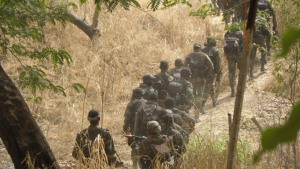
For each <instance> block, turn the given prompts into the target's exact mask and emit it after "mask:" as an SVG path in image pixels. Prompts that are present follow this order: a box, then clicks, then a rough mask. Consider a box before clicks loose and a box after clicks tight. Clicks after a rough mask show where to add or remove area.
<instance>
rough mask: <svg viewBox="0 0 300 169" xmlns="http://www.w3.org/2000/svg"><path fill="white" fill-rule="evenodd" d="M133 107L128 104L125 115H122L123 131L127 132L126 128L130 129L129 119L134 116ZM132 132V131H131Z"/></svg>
mask: <svg viewBox="0 0 300 169" xmlns="http://www.w3.org/2000/svg"><path fill="white" fill-rule="evenodd" d="M133 113H134V112H133V105H132V103H131V102H130V103H128V104H127V107H126V110H125V113H124V125H123V131H125V132H127V131H128V128H129V127H130V123H131V119H132V117H133V116H134V114H133ZM131 130H132V129H131Z"/></svg>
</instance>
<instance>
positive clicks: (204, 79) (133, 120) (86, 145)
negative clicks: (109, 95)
mask: <svg viewBox="0 0 300 169" xmlns="http://www.w3.org/2000/svg"><path fill="white" fill-rule="evenodd" d="M258 10H259V11H261V12H262V13H264V12H266V13H267V14H268V15H263V16H265V17H262V16H258V17H257V18H256V26H255V31H254V34H253V42H254V43H255V44H253V45H252V48H251V54H250V66H249V77H250V78H253V66H254V60H255V57H256V52H257V50H259V51H260V52H261V71H265V64H266V62H267V60H268V56H270V49H271V40H270V39H271V31H270V25H271V23H270V20H271V17H272V20H273V31H274V32H277V30H276V26H277V23H276V16H275V12H274V9H273V8H272V6H271V5H270V3H269V2H268V1H267V0H259V5H258ZM266 16H267V17H266ZM270 16H271V17H270ZM237 18H242V17H241V16H237ZM240 20H241V19H240ZM238 25H240V24H239V23H237V22H234V23H232V24H231V26H230V27H231V29H229V30H228V31H227V32H226V33H225V36H224V38H225V45H224V54H225V56H226V59H227V61H228V71H229V82H230V88H231V97H235V94H236V91H235V88H236V87H235V86H236V80H235V79H236V75H235V73H236V68H239V60H240V58H241V54H242V50H243V48H242V47H243V32H242V31H241V29H240V28H239V27H238ZM216 42H217V41H216V39H215V38H214V37H208V38H207V42H206V43H205V44H204V46H205V47H204V48H202V47H201V45H200V44H199V43H195V44H194V46H193V52H191V53H190V54H188V55H187V56H186V58H185V59H184V61H183V60H182V59H176V60H175V68H172V69H170V70H169V63H168V61H166V60H162V61H161V62H160V65H159V68H160V72H159V73H158V74H156V75H151V74H146V75H144V76H143V77H142V81H143V82H142V83H141V84H140V85H139V86H138V87H137V88H135V89H133V91H132V96H131V100H130V102H129V103H128V104H127V107H126V110H125V113H124V125H123V131H124V132H125V133H126V136H127V137H128V145H130V147H131V158H132V163H133V167H134V168H142V169H148V168H159V167H162V166H164V165H167V166H170V167H171V168H175V169H176V168H180V166H181V165H182V156H183V154H184V153H185V151H186V144H188V142H189V135H190V134H191V133H192V132H193V130H194V127H195V123H197V122H199V114H200V113H202V114H205V113H206V112H205V104H206V101H207V99H208V98H209V97H211V98H212V104H213V107H215V106H217V104H218V102H217V100H218V94H219V86H220V81H221V76H222V70H221V62H220V60H221V57H220V51H219V49H218V48H216ZM192 107H194V109H195V111H194V113H195V114H194V116H191V115H190V110H191V108H192ZM88 120H89V122H90V126H89V127H88V128H86V129H84V130H82V131H81V132H80V133H78V134H77V137H76V145H75V147H74V149H73V152H72V155H73V157H74V158H76V159H77V160H80V161H82V163H83V164H84V165H85V164H86V165H87V164H88V163H89V161H90V158H91V157H92V152H91V148H92V147H93V143H94V142H95V140H97V138H99V137H97V136H100V137H101V139H102V141H103V145H104V146H103V148H102V149H101V152H100V154H104V155H105V158H104V159H103V161H104V162H105V163H106V164H107V165H109V166H114V167H119V166H123V163H122V162H121V161H120V160H118V159H117V154H116V151H115V148H114V142H113V139H112V136H111V134H110V133H109V131H108V130H107V129H103V128H101V127H99V121H100V113H99V111H97V110H94V109H92V110H91V111H90V112H89V114H88ZM98 154H99V153H98Z"/></svg>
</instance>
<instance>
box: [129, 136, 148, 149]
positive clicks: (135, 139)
mask: <svg viewBox="0 0 300 169" xmlns="http://www.w3.org/2000/svg"><path fill="white" fill-rule="evenodd" d="M124 136H125V137H127V138H128V145H129V146H131V145H132V144H133V143H137V142H141V141H142V140H145V139H147V137H145V136H135V135H126V134H124Z"/></svg>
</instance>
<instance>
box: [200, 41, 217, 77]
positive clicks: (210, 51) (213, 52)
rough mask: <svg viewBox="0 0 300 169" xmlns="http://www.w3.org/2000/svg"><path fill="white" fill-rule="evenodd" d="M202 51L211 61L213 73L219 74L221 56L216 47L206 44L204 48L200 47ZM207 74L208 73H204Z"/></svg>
mask: <svg viewBox="0 0 300 169" xmlns="http://www.w3.org/2000/svg"><path fill="white" fill-rule="evenodd" d="M202 52H203V53H205V54H207V56H209V58H210V60H211V61H212V63H213V66H214V69H213V70H214V73H215V74H217V75H219V74H221V73H222V69H221V56H220V52H219V50H218V48H216V47H212V46H206V47H205V48H203V49H202ZM206 75H208V74H206Z"/></svg>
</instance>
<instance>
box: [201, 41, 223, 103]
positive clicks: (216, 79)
mask: <svg viewBox="0 0 300 169" xmlns="http://www.w3.org/2000/svg"><path fill="white" fill-rule="evenodd" d="M204 45H205V46H206V47H205V48H204V49H202V52H203V53H205V54H207V55H208V56H209V58H210V60H211V61H212V63H213V67H214V69H213V73H210V74H205V76H206V84H205V95H204V96H203V100H202V105H203V106H204V105H205V103H206V100H207V98H208V93H209V94H210V95H211V97H212V103H213V107H216V106H217V99H218V95H219V88H220V81H221V75H222V69H221V58H220V52H219V50H218V48H216V45H217V40H216V39H215V38H214V37H207V42H206V44H204Z"/></svg>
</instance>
